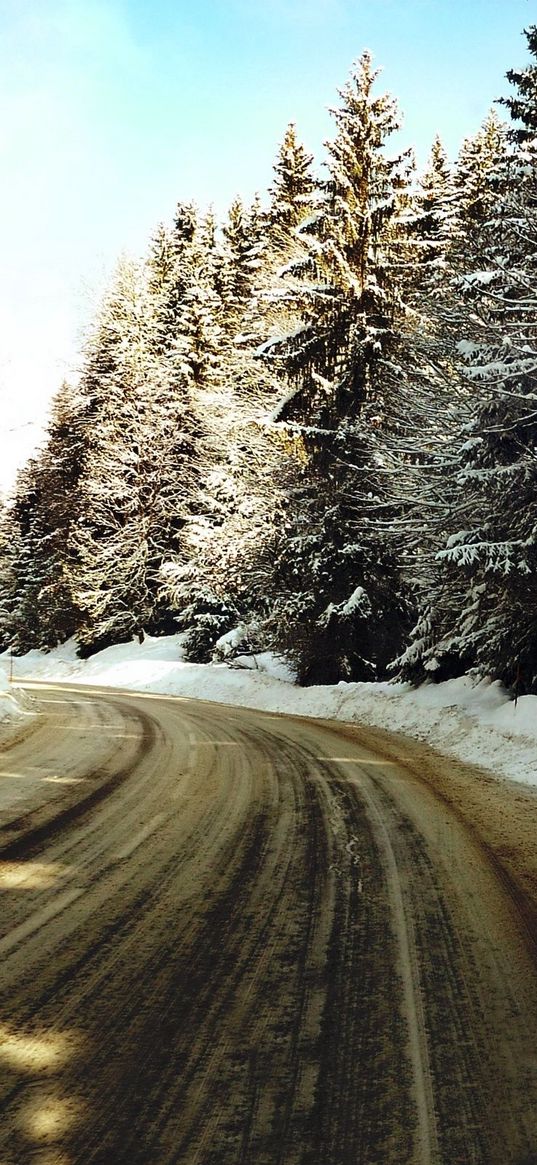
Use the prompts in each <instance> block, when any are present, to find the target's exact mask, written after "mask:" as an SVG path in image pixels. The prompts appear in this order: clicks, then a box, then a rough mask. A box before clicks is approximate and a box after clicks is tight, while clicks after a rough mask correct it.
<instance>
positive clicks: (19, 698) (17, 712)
mask: <svg viewBox="0 0 537 1165" xmlns="http://www.w3.org/2000/svg"><path fill="white" fill-rule="evenodd" d="M2 658H3V657H2V656H0V659H2ZM32 709H33V701H32V698H31V696H29V695H28V693H27V692H21V691H20V689H18V688H17V687H13V685H12V684H11V683H10V681H9V663H8V664H7V666H6V664H5V657H4V662H3V666H2V667H1V668H0V720H12V719H13V718H14V717H16V716H27V715H29V714H31V712H32Z"/></svg>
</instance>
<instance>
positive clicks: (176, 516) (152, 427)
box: [76, 263, 198, 651]
mask: <svg viewBox="0 0 537 1165" xmlns="http://www.w3.org/2000/svg"><path fill="white" fill-rule="evenodd" d="M157 354H158V343H157V346H156V348H155V335H154V317H153V316H152V314H151V311H150V303H149V297H148V295H147V292H146V287H145V281H144V278H143V272H142V271H141V270H140V269H139V268H138V267H137V266H136V265H134V264H131V263H123V264H122V265H121V266H120V268H119V269H118V272H117V275H116V278H115V281H114V284H113V286H112V288H111V291H110V293H109V294H108V296H107V298H106V300H105V303H104V305H103V309H102V312H101V317H100V320H99V323H98V326H97V328H96V331H95V335H94V337H93V340H92V342H91V344H90V347H89V352H88V358H87V364H86V369H85V372H84V375H83V377H82V381H81V386H80V388H81V392H82V393H83V395H84V396H85V398H86V400H87V402H88V413H89V421H88V431H87V435H86V452H85V461H84V473H83V475H82V477H81V480H80V491H81V497H82V515H81V519H80V524H79V529H78V532H77V537H76V550H77V556H78V561H79V566H78V570H77V577H76V583H77V599H78V603H79V605H80V608H81V611H82V617H83V623H82V628H81V630H80V632H79V639H80V642H81V644H82V646H83V649H84V650H85V651H89V650H94V649H96V648H98V647H99V646H104V645H106V644H108V643H111V642H118V641H124V640H127V639H129V638H130V637H131V636H132V635H135V634H136V635H139V636H141V635H142V634H143V632H144V630H148V631H152V632H154V631H158V630H163V629H166V628H167V629H171V628H172V624H170V622H169V620H168V621H167V616H166V612H165V610H164V611H163V610H162V609H161V607H160V605H159V597H158V595H159V589H160V579H159V571H160V567H161V564H162V561H163V559H164V558H165V557H166V556H167V555H168V554H169V553H170V552H171V551H173V550H177V549H178V546H179V544H180V540H181V530H182V528H183V526H184V523H185V521H186V520H187V517H188V512H189V509H188V507H189V498H190V491H191V488H192V482H193V479H194V477H195V447H196V430H197V427H198V425H197V421H196V419H195V414H194V410H193V407H192V403H191V400H190V397H189V393H188V381H187V378H186V377H185V376H183V377H181V375H180V374H179V373H178V371H177V368H176V367H173V365H172V375H170V368H169V365H168V364H167V363H166V361H165V360H163V358H162V354H161V355H160V359H159V358H157Z"/></svg>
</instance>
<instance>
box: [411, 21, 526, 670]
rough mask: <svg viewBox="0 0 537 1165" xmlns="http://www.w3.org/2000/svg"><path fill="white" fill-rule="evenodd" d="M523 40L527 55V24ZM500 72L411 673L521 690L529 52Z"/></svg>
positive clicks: (475, 209)
mask: <svg viewBox="0 0 537 1165" xmlns="http://www.w3.org/2000/svg"><path fill="white" fill-rule="evenodd" d="M528 42H529V46H530V51H531V52H532V54H533V56H535V55H536V49H537V41H536V38H535V35H534V31H533V30H531V31H530V33H529V34H528ZM509 76H510V79H511V80H512V81H513V82H514V83H515V85H516V86H517V87H518V93H517V95H516V96H515V97H514V98H509V99H507V100H506V101H505V102H504V104H506V105H507V106H508V108H509V109H510V110H511V113H512V114H513V115H514V116H515V117H516V118H520V120H521V121H522V127H521V126H520V125H517V124H516V123H515V124H514V125H513V127H512V129H511V130H510V134H509V137H510V139H511V142H512V144H513V152H512V153H511V155H509V154H508V153H506V151H505V148H504V135H503V133H502V131H501V130H499V128H498V125H497V123H494V122H490V121H489V125H488V134H487V138H488V143H489V145H488V148H486V138H485V136H484V135H483V136H482V137H481V140H480V142H479V146H480V151H481V157H482V158H485V159H487V165H486V166H485V167H484V168H483V171H482V172H481V174H480V182H479V186H478V185H477V183H476V182H474V183H473V184H470V186H469V187H466V189H467V190H468V191H469V193H470V194H471V191H472V185H473V188H474V190H475V189H476V187H477V188H478V189H479V198H478V199H476V198H475V196H474V197H472V199H471V202H470V206H469V209H470V210H471V212H472V213H467V217H466V221H467V223H468V230H467V234H466V255H467V267H466V271H465V272H464V273H463V274H462V277H461V284H460V286H461V291H462V292H463V294H464V301H465V304H466V321H465V322H466V325H467V327H466V329H465V330H463V332H462V335H461V340H460V344H459V350H460V356H461V360H462V362H463V365H464V372H465V377H466V382H467V386H468V393H467V402H466V423H465V425H464V428H463V429H462V431H461V433H460V438H459V450H460V452H459V472H458V476H457V478H456V487H457V488H456V493H455V496H454V498H453V505H452V512H451V515H450V519H449V522H448V528H447V538H446V540H445V544H444V546H443V548H441V549H440V550H439V552H438V577H437V580H436V585H435V587H434V588H433V589H432V592H431V602H430V609H429V611H428V612H427V613H426V615H425V616H424V623H423V627H422V631H423V632H424V634H422V636H421V639H419V638H418V641H417V649H416V650H415V653H414V654H415V657H416V658H415V661H414V666H415V665H416V663H417V664H418V670H417V677H418V678H420V675H422V674H423V669H426V670H429V671H430V670H431V669H433V670H434V671H435V673H436V675H437V677H438V678H443V677H444V676H446V675H449V674H456V673H457V672H459V671H463V670H465V669H467V668H468V667H474V668H475V669H476V670H477V671H478V673H479V674H481V675H488V676H494V677H497V678H499V679H502V680H503V681H504V682H505V683H506V684H508V685H510V686H512V687H513V688H514V689H515V690H517V691H519V692H522V691H536V690H537V636H536V633H535V623H534V618H533V611H534V608H535V602H536V600H537V474H536V465H535V456H534V449H535V442H536V438H537V411H536V408H535V401H536V399H537V393H536V384H537V376H536V374H537V331H536V320H537V297H536V296H535V291H534V289H535V286H536V279H537V268H536V261H535V255H536V253H537V154H536V150H535V139H534V137H532V135H531V127H532V126H535V125H536V124H537V110H536V109H535V107H534V102H535V94H536V93H537V85H536V78H537V63H536V62H532V64H531V65H530V66H529V67H528V68H526V69H525V70H523V71H521V72H514V71H513V72H512V73H510V74H509ZM532 103H533V104H532ZM491 140H492V145H493V148H492V149H490V142H491ZM467 159H468V151H466V161H467ZM476 176H477V175H476ZM472 258H473V262H472ZM411 662H412V661H411ZM420 667H421V669H422V670H421V673H420V670H419V668H420ZM414 674H416V671H415V672H414Z"/></svg>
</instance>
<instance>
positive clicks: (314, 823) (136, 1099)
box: [0, 685, 537, 1165]
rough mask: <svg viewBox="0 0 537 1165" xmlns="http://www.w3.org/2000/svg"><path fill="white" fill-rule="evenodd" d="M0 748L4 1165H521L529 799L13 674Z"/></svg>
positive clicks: (317, 737)
mask: <svg viewBox="0 0 537 1165" xmlns="http://www.w3.org/2000/svg"><path fill="white" fill-rule="evenodd" d="M32 694H33V696H34V697H35V698H36V699H37V700H38V701H39V705H40V708H41V711H40V714H39V715H38V716H37V717H35V718H33V719H29V720H28V722H27V724H26V726H25V728H24V731H23V729H22V728H21V727H20V726H18V727H16V728H14V729H13V730H12V731H13V735H12V736H11V737H10V736H9V735H7V736H6V737H5V739H4V746H3V749H2V750H1V755H0V794H1V796H0V890H1V894H2V910H1V918H0V928H1V929H0V960H1V969H0V989H1V1005H2V1014H1V1017H0V1024H1V1026H0V1095H1V1102H0V1105H1V1111H2V1121H1V1124H0V1160H1V1162H2V1165H34V1163H35V1165H90V1163H92V1162H98V1163H99V1165H105V1163H109V1162H114V1163H116V1165H127V1163H128V1165H141V1163H144V1165H172V1163H173V1165H376V1163H378V1165H406V1163H407V1162H408V1163H413V1165H435V1163H442V1165H448V1163H449V1165H454V1163H457V1162H459V1163H460V1165H462V1163H464V1165H477V1163H479V1165H500V1163H501V1165H530V1163H531V1162H535V1161H537V1052H536V1049H537V969H536V968H537V905H536V899H537V890H536V888H537V859H536V857H535V848H536V847H535V837H536V836H537V832H536V831H537V797H536V795H535V790H531V789H529V790H525V789H522V788H520V787H516V786H514V787H509V786H500V785H499V784H498V785H497V784H496V783H494V782H490V781H489V782H488V781H487V780H486V778H480V777H479V776H478V775H477V776H476V774H470V775H469V777H470V780H471V783H470V784H469V783H468V782H469V777H468V775H467V774H465V773H464V771H463V770H461V768H460V766H459V767H457V765H456V764H455V763H454V762H445V764H444V765H442V763H441V762H440V761H438V760H436V761H433V762H432V761H431V756H430V754H427V755H426V754H425V752H424V751H423V750H421V749H420V747H419V746H418V745H411V744H410V743H409V742H406V744H405V745H404V752H402V751H401V745H400V744H398V743H397V741H396V740H395V738H390V737H388V736H387V735H383V734H382V733H381V732H380V731H378V730H361V729H353V728H350V727H348V726H343V725H336V724H327V723H323V722H320V721H317V722H316V721H311V720H308V721H306V720H299V719H292V718H286V717H281V716H270V715H268V714H266V713H262V712H256V711H251V710H245V709H240V708H233V709H231V708H226V707H224V706H222V705H211V704H202V703H196V702H192V701H188V700H173V699H166V698H163V697H154V696H135V695H133V694H132V693H114V692H111V691H104V690H100V689H96V688H92V689H91V690H90V689H82V688H80V689H77V688H75V687H67V686H66V687H63V688H62V687H60V686H58V685H56V686H53V685H49V686H44V685H40V686H38V685H36V686H35V687H34V688H33V690H32Z"/></svg>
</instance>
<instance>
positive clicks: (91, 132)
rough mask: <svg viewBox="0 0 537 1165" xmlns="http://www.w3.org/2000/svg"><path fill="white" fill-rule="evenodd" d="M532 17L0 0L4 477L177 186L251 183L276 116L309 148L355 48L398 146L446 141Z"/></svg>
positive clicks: (485, 10) (334, 6) (399, 0)
mask: <svg viewBox="0 0 537 1165" xmlns="http://www.w3.org/2000/svg"><path fill="white" fill-rule="evenodd" d="M532 23H537V3H536V0H0V158H1V167H2V181H1V183H0V255H1V256H2V259H1V263H0V489H7V488H9V485H10V482H11V481H12V480H13V476H14V473H15V469H16V467H17V465H18V464H20V463H21V462H22V461H23V460H24V459H25V458H26V457H27V456H29V455H30V454H31V452H32V450H33V448H34V447H35V444H36V442H38V441H39V439H40V436H41V434H42V426H43V423H44V421H45V418H46V413H47V408H48V404H49V401H50V397H51V394H52V393H53V392H54V391H55V390H56V389H57V388H58V387H59V385H60V383H61V381H62V380H63V379H64V378H65V377H67V378H69V376H70V375H74V374H76V369H77V368H78V367H79V366H80V359H81V358H80V349H81V344H82V341H83V336H84V331H85V329H87V327H88V325H89V323H90V321H91V318H92V315H93V313H94V311H95V308H96V306H97V303H98V300H99V296H100V294H101V293H102V289H103V287H104V285H105V283H106V280H107V278H109V275H110V272H111V271H112V270H113V266H114V263H115V262H116V261H117V259H118V257H119V256H120V255H121V254H124V253H129V254H134V255H139V254H142V253H143V252H144V251H145V249H146V246H147V242H148V239H149V237H150V235H151V233H152V231H153V229H154V228H155V227H156V225H157V224H158V223H159V222H161V221H169V220H170V218H171V216H172V214H173V210H174V207H175V204H176V203H177V201H179V200H183V201H188V200H191V199H194V200H195V201H197V202H199V203H200V204H201V205H202V206H207V205H208V204H210V203H212V204H214V206H215V208H216V210H217V212H218V213H219V214H224V213H225V209H226V207H227V206H228V205H229V203H230V202H231V200H232V199H233V197H234V196H235V195H236V194H241V195H243V196H244V197H246V198H249V197H251V196H253V194H254V193H255V192H256V191H260V192H261V193H262V194H263V192H264V191H265V190H266V188H267V186H268V185H269V183H270V181H271V174H272V165H273V162H274V159H275V156H276V152H277V149H278V146H279V144H280V142H281V140H282V138H283V135H284V132H285V128H286V126H287V124H288V123H289V121H295V122H296V124H297V129H298V133H299V136H300V137H301V139H302V140H303V141H304V142H305V144H306V145H307V147H308V148H309V149H310V150H311V151H312V152H313V153H314V154H315V156H316V158H318V159H319V161H321V160H322V153H323V142H325V141H326V139H327V138H329V137H330V135H331V132H332V127H331V118H330V114H329V112H328V110H329V107H330V106H332V107H333V106H334V105H337V101H338V95H337V91H338V89H339V88H341V87H342V86H343V85H344V84H345V81H346V79H347V76H348V74H349V71H350V68H351V66H352V63H353V61H354V60H356V59H357V57H359V55H360V54H361V52H362V50H363V49H364V48H369V49H370V50H371V51H372V53H373V56H374V60H375V63H376V65H377V66H379V67H381V68H382V70H383V71H382V76H381V78H380V79H379V83H378V84H379V92H380V91H381V90H388V91H389V92H391V93H393V94H394V96H396V97H397V98H398V100H399V102H400V106H401V109H402V112H403V115H404V129H403V131H402V135H401V142H402V144H404V145H407V144H408V145H411V144H412V145H414V146H415V148H416V150H417V155H418V160H419V161H420V162H424V161H425V159H426V156H427V153H428V151H429V148H430V145H431V143H432V140H433V138H434V136H435V134H436V133H437V132H438V133H440V136H441V137H442V139H443V141H444V143H445V145H446V148H447V149H448V152H449V154H450V155H451V156H452V157H455V155H456V153H457V150H458V148H459V146H460V144H461V142H462V140H463V139H464V137H466V136H468V135H471V134H473V133H475V132H476V130H477V129H478V128H479V125H480V124H481V122H482V120H483V118H484V117H485V116H486V114H487V112H488V110H489V109H490V107H491V105H492V102H493V101H494V99H495V98H496V97H498V96H500V95H501V94H502V93H505V92H507V91H508V89H509V86H508V85H507V82H506V81H505V72H506V70H507V69H509V68H512V67H518V66H519V65H524V64H525V63H526V62H527V51H526V41H525V38H524V36H523V29H524V27H528V25H530V24H532Z"/></svg>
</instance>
